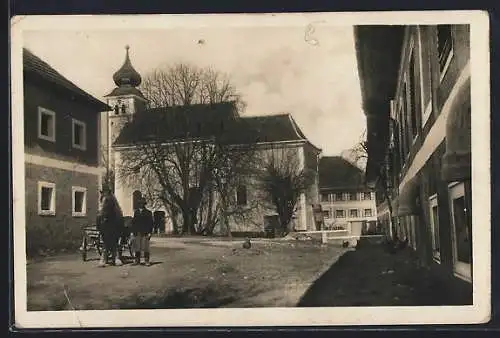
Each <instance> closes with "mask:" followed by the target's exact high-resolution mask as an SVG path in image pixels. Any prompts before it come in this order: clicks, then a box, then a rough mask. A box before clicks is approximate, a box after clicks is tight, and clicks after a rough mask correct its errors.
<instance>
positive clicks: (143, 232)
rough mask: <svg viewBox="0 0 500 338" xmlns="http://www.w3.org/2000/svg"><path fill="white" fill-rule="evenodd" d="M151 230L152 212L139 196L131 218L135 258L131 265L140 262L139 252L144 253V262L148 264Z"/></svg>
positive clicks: (149, 263)
mask: <svg viewBox="0 0 500 338" xmlns="http://www.w3.org/2000/svg"><path fill="white" fill-rule="evenodd" d="M152 231H153V214H152V213H151V211H150V210H148V209H147V208H146V201H145V199H144V198H141V199H140V200H139V203H138V208H137V209H136V210H135V211H134V218H133V219H132V225H131V232H132V245H133V249H134V252H135V260H134V263H133V265H139V264H140V263H141V252H142V253H144V264H145V265H146V266H150V265H151V262H150V258H151V257H150V251H149V240H150V239H151V232H152Z"/></svg>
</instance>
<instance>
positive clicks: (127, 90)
mask: <svg viewBox="0 0 500 338" xmlns="http://www.w3.org/2000/svg"><path fill="white" fill-rule="evenodd" d="M121 95H137V96H139V97H142V98H144V95H142V92H141V91H140V90H139V89H137V88H135V87H132V86H127V85H126V86H121V87H116V88H115V89H113V90H112V91H111V93H109V94H108V95H105V96H104V97H108V96H121Z"/></svg>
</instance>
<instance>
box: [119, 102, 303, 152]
mask: <svg viewBox="0 0 500 338" xmlns="http://www.w3.org/2000/svg"><path fill="white" fill-rule="evenodd" d="M215 136H216V137H218V138H219V139H220V140H221V141H222V142H225V143H228V144H251V143H258V142H280V141H300V140H304V141H307V140H306V138H305V136H304V134H303V133H302V132H301V131H300V129H299V128H298V126H297V125H296V123H295V121H294V120H293V118H292V117H291V115H290V114H279V115H268V116H252V117H240V116H239V115H238V114H237V112H236V110H235V106H234V105H233V104H232V103H218V104H211V105H204V104H197V105H191V106H178V107H167V108H155V109H149V110H146V111H144V112H141V113H138V114H137V115H136V116H135V117H134V119H133V120H132V121H131V122H129V123H127V124H126V125H125V126H124V128H123V129H122V131H121V133H120V135H119V136H118V138H117V139H116V141H115V143H114V144H115V145H131V144H136V143H141V142H151V141H155V142H169V141H174V140H181V139H203V138H211V137H215Z"/></svg>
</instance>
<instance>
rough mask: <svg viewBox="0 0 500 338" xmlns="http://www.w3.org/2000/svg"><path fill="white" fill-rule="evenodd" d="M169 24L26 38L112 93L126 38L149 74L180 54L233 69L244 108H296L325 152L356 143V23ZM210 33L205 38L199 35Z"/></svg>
mask: <svg viewBox="0 0 500 338" xmlns="http://www.w3.org/2000/svg"><path fill="white" fill-rule="evenodd" d="M307 32H308V29H307V28H306V27H303V26H300V27H299V26H289V27H280V26H274V27H261V28H259V27H255V28H250V27H237V28H234V27H233V28H231V29H227V28H220V27H218V28H203V29H198V28H197V29H186V28H182V29H179V28H177V29H162V30H159V29H158V30H150V31H148V30H129V31H127V30H99V31H97V30H88V31H85V30H78V31H76V30H75V31H69V30H53V31H47V30H37V31H29V32H26V31H25V32H24V36H23V39H24V45H25V47H28V48H29V49H30V50H31V51H32V52H33V53H35V54H36V55H38V56H39V57H41V58H42V59H43V60H44V61H46V62H47V63H49V64H50V65H51V66H53V67H54V68H55V69H56V70H58V71H59V72H60V73H61V74H63V75H64V76H66V77H67V78H68V79H69V80H71V81H72V82H74V83H75V84H76V85H78V86H80V87H81V88H82V89H84V90H86V91H87V92H89V93H91V94H92V95H94V96H96V97H97V98H99V99H101V100H104V98H103V96H104V95H106V94H108V93H109V92H110V91H111V90H112V89H113V88H114V83H113V80H112V75H113V73H114V72H115V71H116V70H118V68H119V67H120V66H121V65H122V64H123V61H124V57H125V49H124V47H125V45H129V46H130V57H131V61H132V64H133V66H134V67H135V69H136V70H137V71H138V72H139V73H141V75H145V74H146V73H147V72H148V71H151V70H152V69H154V68H157V67H161V66H162V65H168V64H171V63H176V62H189V63H193V64H196V65H198V66H213V67H214V68H216V69H217V70H220V71H222V72H225V73H228V74H229V75H230V76H231V79H232V81H233V83H234V85H235V87H236V88H237V90H238V91H239V92H240V93H241V94H242V95H243V98H244V100H245V102H246V103H247V108H246V111H245V112H244V115H266V114H273V113H281V112H290V113H291V114H292V116H293V117H294V119H295V120H296V121H297V123H298V124H299V126H300V128H301V129H302V130H303V132H304V133H305V134H306V136H307V137H308V138H309V140H310V141H311V142H312V143H313V144H315V145H316V146H318V147H320V148H322V149H323V155H340V153H341V151H343V150H345V149H348V148H351V147H352V146H353V145H354V144H355V143H356V142H357V141H358V140H359V137H360V135H361V133H362V131H363V129H364V128H365V118H364V114H363V112H362V105H361V96H360V86H359V80H358V73H357V67H356V57H355V51H354V40H353V30H352V26H346V27H339V26H336V27H335V26H326V25H323V26H321V25H319V26H316V27H315V30H314V32H311V31H309V34H308V33H307ZM200 40H203V42H204V43H199V41H200Z"/></svg>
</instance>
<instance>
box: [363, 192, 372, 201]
mask: <svg viewBox="0 0 500 338" xmlns="http://www.w3.org/2000/svg"><path fill="white" fill-rule="evenodd" d="M363 199H364V200H371V199H372V193H371V192H364V193H363Z"/></svg>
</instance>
